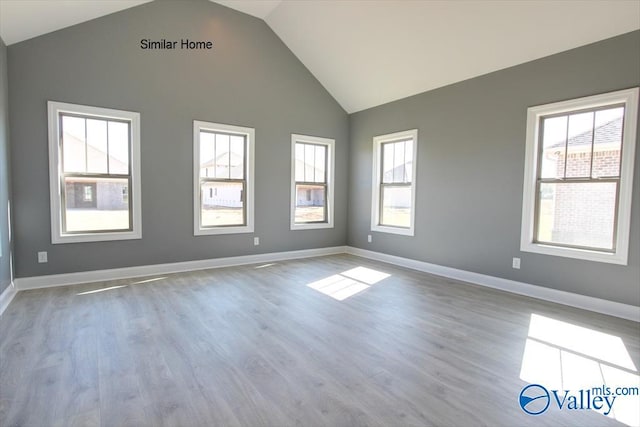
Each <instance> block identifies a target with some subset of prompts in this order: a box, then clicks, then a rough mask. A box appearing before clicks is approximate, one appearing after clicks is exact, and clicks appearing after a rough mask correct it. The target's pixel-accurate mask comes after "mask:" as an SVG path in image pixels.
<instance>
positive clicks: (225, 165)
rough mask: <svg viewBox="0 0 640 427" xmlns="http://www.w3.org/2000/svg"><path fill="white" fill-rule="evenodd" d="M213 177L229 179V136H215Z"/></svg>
mask: <svg viewBox="0 0 640 427" xmlns="http://www.w3.org/2000/svg"><path fill="white" fill-rule="evenodd" d="M215 177H216V178H223V179H228V178H229V135H223V134H219V133H217V134H216V158H215Z"/></svg>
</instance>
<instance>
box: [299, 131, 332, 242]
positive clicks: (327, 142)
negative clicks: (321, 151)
mask: <svg viewBox="0 0 640 427" xmlns="http://www.w3.org/2000/svg"><path fill="white" fill-rule="evenodd" d="M298 142H299V143H302V144H305V143H308V144H316V145H324V146H326V147H327V171H326V177H327V183H326V185H327V194H325V203H326V204H327V209H326V212H327V218H326V219H327V220H326V221H325V222H313V223H296V222H295V221H296V143H298ZM335 144H336V141H335V140H334V139H330V138H321V137H318V136H308V135H300V134H295V133H294V134H291V212H290V215H291V223H290V226H291V230H313V229H318V228H333V218H334V213H333V212H334V209H333V202H334V188H335V185H334V170H335Z"/></svg>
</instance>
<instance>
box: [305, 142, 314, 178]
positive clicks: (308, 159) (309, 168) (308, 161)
mask: <svg viewBox="0 0 640 427" xmlns="http://www.w3.org/2000/svg"><path fill="white" fill-rule="evenodd" d="M315 156H316V150H315V149H314V146H313V145H311V144H304V180H305V182H313V180H314V176H315V168H314V163H315Z"/></svg>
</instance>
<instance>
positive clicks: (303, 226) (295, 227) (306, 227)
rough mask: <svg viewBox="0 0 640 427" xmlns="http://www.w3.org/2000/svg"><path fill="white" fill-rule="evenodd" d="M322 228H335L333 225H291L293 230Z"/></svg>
mask: <svg viewBox="0 0 640 427" xmlns="http://www.w3.org/2000/svg"><path fill="white" fill-rule="evenodd" d="M322 228H333V223H328V222H321V223H311V224H291V230H317V229H322Z"/></svg>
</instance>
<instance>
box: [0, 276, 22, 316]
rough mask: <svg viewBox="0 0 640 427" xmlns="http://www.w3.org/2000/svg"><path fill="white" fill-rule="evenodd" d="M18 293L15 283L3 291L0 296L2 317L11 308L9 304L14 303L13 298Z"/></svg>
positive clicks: (0, 314)
mask: <svg viewBox="0 0 640 427" xmlns="http://www.w3.org/2000/svg"><path fill="white" fill-rule="evenodd" d="M17 293H18V290H17V289H16V285H15V284H14V283H13V282H11V283H9V286H7V288H6V289H5V290H4V291H2V293H1V294H0V316H2V313H4V311H5V310H6V309H7V307H9V303H11V301H13V297H15V296H16V294H17Z"/></svg>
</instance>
